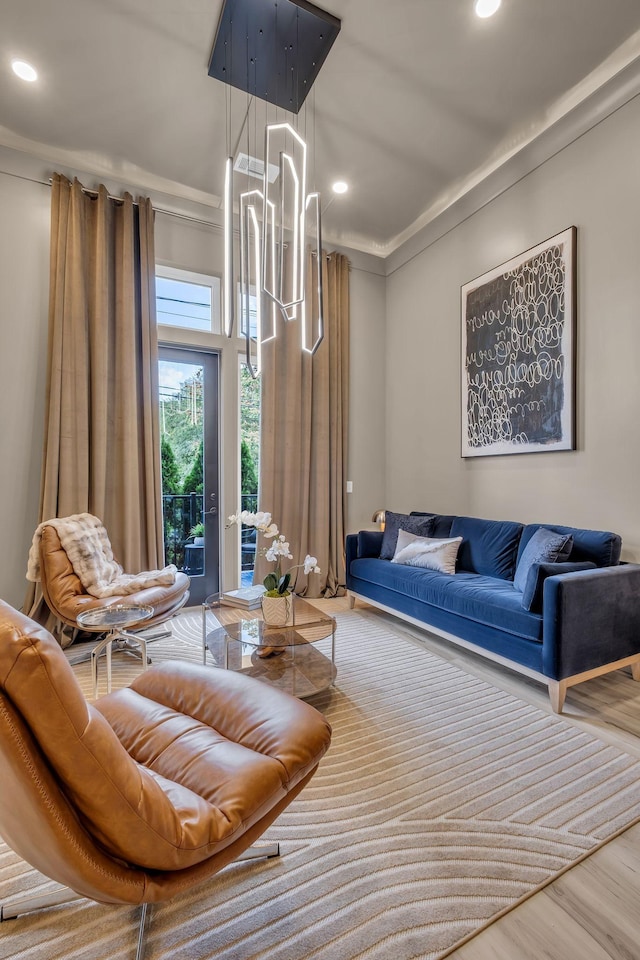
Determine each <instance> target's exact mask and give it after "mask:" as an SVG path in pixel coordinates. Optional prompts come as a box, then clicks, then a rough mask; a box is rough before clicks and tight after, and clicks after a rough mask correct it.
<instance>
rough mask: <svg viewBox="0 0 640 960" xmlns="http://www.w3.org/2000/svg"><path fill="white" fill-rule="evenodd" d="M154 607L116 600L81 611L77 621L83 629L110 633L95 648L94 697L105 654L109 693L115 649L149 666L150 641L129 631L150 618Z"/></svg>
mask: <svg viewBox="0 0 640 960" xmlns="http://www.w3.org/2000/svg"><path fill="white" fill-rule="evenodd" d="M152 616H153V607H148V606H145V605H143V604H140V603H113V604H111V606H109V607H94V608H93V609H92V610H85V611H84V613H80V614H78V616H77V618H76V622H77V624H78V626H79V627H80V628H81V629H82V630H90V631H92V632H93V633H106V636H105V637H104V638H103V639H102V640H101V641H100V642H99V643H97V644H96V645H95V647H94V648H93V650H92V651H91V678H92V681H93V699H94V700H96V699H97V697H98V659H99V658H100V656H101V655H102V653H103V652H104V653H106V657H107V692H108V693H111V651H112V648H113V644H114V643H115V644H116V649H118V650H122V651H124V652H125V653H128V654H130V655H131V656H134V657H139V658H140V659H141V660H142V669H143V670H146V669H147V642H146V640H145V638H144V637H142V636H140V635H139V634H136V633H128V632H127V631H128V630H129V629H130V628H131V627H133V626H136V625H137V624H140V623H144V622H145V621H146V620H150V619H151V617H152Z"/></svg>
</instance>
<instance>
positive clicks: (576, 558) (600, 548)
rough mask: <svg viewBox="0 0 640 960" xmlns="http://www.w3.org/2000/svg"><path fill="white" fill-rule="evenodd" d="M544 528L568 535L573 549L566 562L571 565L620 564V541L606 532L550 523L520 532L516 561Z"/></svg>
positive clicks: (614, 535)
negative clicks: (588, 562)
mask: <svg viewBox="0 0 640 960" xmlns="http://www.w3.org/2000/svg"><path fill="white" fill-rule="evenodd" d="M541 527H544V528H545V529H547V530H552V531H553V532H554V533H560V534H565V535H566V534H570V535H571V536H572V537H573V547H572V549H571V553H570V554H569V557H568V560H569V561H570V562H571V563H582V562H584V561H587V560H589V561H591V563H595V564H596V566H598V567H613V566H615V565H616V564H617V563H619V562H620V551H621V549H622V539H621V538H620V537H619V536H618V534H617V533H611V532H610V531H607V530H582V529H581V528H580V527H560V526H557V525H556V524H551V523H529V524H527V526H526V527H525V528H524V530H523V531H522V537H521V538H520V547H519V550H518V560H519V559H520V557H521V555H522V552H523V551H524V549H525V548H526V546H527V544H528V543H529V540H530V539H531V537H532V536H533V535H534V533H535V532H536V531H537V530H539V529H540V528H541Z"/></svg>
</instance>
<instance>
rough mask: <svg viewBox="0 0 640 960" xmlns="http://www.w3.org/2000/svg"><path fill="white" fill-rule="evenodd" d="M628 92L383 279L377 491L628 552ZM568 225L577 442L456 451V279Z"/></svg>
mask: <svg viewBox="0 0 640 960" xmlns="http://www.w3.org/2000/svg"><path fill="white" fill-rule="evenodd" d="M639 171H640V98H636V99H635V100H633V101H631V102H630V103H629V104H627V105H626V106H625V107H622V108H621V109H619V110H618V111H617V112H616V113H615V114H613V115H612V116H610V117H609V118H608V119H606V120H605V121H603V122H601V123H600V124H599V125H598V126H596V127H594V128H593V129H592V130H590V131H589V132H588V133H586V134H584V135H583V136H582V137H581V138H579V139H578V140H576V141H575V142H574V143H572V144H571V145H570V146H568V147H566V148H565V149H564V150H562V151H561V152H560V153H558V154H557V155H556V156H554V157H553V158H552V159H550V160H548V161H547V162H546V163H544V164H542V165H541V166H540V167H538V169H536V170H535V171H534V172H533V173H531V174H529V175H528V176H526V177H525V178H524V179H522V180H521V181H520V182H518V183H517V184H516V185H515V186H513V187H511V188H510V189H509V190H507V191H506V192H505V193H503V194H502V195H501V196H500V197H498V198H497V199H495V200H494V201H492V202H491V203H489V204H488V205H487V206H485V207H484V208H483V209H481V210H480V211H478V212H477V213H475V214H474V215H473V216H471V217H470V218H469V219H468V220H467V221H465V222H463V223H462V224H460V225H459V226H457V227H456V228H455V229H453V230H452V231H450V232H449V233H448V234H447V235H446V236H444V237H442V238H441V239H439V240H437V241H436V242H434V243H433V244H431V245H430V246H429V247H428V248H427V249H425V250H423V251H422V252H421V253H419V254H418V255H417V256H416V257H414V258H413V259H412V260H411V261H410V262H409V263H407V264H406V265H404V266H402V267H400V268H399V269H397V270H396V271H395V272H394V273H393V274H391V275H390V276H389V277H388V280H387V331H386V351H387V371H386V416H387V424H386V436H387V443H386V454H387V455H386V464H387V466H386V494H387V506H388V507H389V508H390V509H395V510H405V509H417V508H423V509H429V510H436V511H438V512H443V513H444V512H452V513H468V514H472V515H475V516H484V517H495V518H505V519H514V520H523V521H548V522H550V523H551V522H556V523H566V524H574V525H577V526H585V527H591V528H598V529H611V530H614V531H616V532H618V533H620V534H621V535H622V537H623V541H624V552H623V556H624V557H626V558H627V559H638V558H640V509H639V506H638V501H639V480H640V426H639V423H638V420H639V411H640V376H638V364H639V362H640V288H639V284H638V275H639V274H640V173H639ZM572 224H575V225H576V227H577V228H578V338H577V342H578V358H577V423H578V432H577V437H578V449H577V450H576V451H573V452H563V453H547V454H526V455H514V456H502V457H478V458H473V459H469V460H462V459H461V457H460V287H461V285H462V284H464V283H465V282H467V281H468V280H471V279H473V278H474V277H477V276H479V275H480V274H482V273H484V272H485V271H486V270H488V269H490V268H492V267H494V266H496V265H498V264H499V263H501V262H503V261H505V260H508V259H509V258H510V257H512V256H514V255H516V254H518V253H520V252H522V251H524V250H526V249H527V248H528V247H531V246H533V245H535V244H537V243H539V242H540V241H542V240H545V239H546V238H548V237H550V236H553V235H554V234H555V233H558V232H560V231H561V230H563V229H564V228H565V227H568V226H571V225H572Z"/></svg>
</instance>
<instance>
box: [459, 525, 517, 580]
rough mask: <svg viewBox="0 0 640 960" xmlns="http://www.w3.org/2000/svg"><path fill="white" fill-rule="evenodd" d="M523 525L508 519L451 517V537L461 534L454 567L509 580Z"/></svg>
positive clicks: (514, 566)
mask: <svg viewBox="0 0 640 960" xmlns="http://www.w3.org/2000/svg"><path fill="white" fill-rule="evenodd" d="M522 530H523V525H522V524H521V523H513V522H511V521H510V520H481V519H480V518H479V517H454V520H453V523H452V524H451V536H452V537H462V543H461V544H460V551H459V553H458V569H459V570H467V571H469V572H470V573H480V574H482V576H485V577H499V578H500V579H501V580H513V575H514V573H515V569H516V559H517V556H518V544H519V542H520V537H521V534H522Z"/></svg>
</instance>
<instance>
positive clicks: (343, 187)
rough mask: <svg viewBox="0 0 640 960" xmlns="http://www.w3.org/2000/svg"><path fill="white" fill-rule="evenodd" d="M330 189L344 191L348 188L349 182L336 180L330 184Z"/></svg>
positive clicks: (336, 191)
mask: <svg viewBox="0 0 640 960" xmlns="http://www.w3.org/2000/svg"><path fill="white" fill-rule="evenodd" d="M331 189H332V190H333V192H334V193H346V192H347V190H348V189H349V184H348V183H345V182H344V180H336V182H335V183H334V184H332V186H331Z"/></svg>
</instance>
